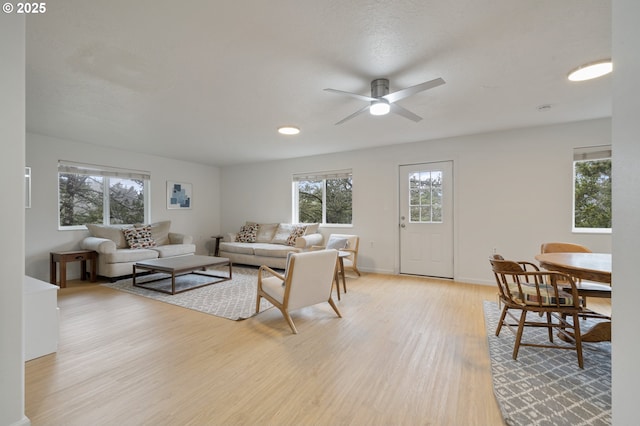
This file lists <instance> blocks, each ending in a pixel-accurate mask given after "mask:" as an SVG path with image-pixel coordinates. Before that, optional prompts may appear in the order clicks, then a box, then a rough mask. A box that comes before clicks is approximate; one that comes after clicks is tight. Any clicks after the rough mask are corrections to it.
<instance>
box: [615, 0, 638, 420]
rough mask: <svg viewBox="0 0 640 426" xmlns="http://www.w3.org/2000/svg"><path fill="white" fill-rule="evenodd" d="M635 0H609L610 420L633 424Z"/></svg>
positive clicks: (635, 335)
mask: <svg viewBox="0 0 640 426" xmlns="http://www.w3.org/2000/svg"><path fill="white" fill-rule="evenodd" d="M638 16H640V2H638V1H637V0H614V2H613V62H614V73H613V226H614V228H613V276H612V279H613V283H614V285H613V295H612V296H613V301H612V306H613V308H612V309H613V320H614V321H613V331H612V334H613V335H612V342H613V368H612V370H613V380H612V383H613V393H612V397H613V398H612V400H613V424H614V425H631V424H638V422H639V421H638V394H637V393H636V390H637V388H638V383H640V363H639V362H638V354H640V339H639V338H638V329H637V324H636V321H637V320H636V318H637V311H638V294H639V293H640V287H639V282H638V255H639V254H640V243H639V241H640V220H638V217H639V213H638V212H640V195H639V194H640V173H639V172H638V167H639V166H640V142H639V141H638V137H639V136H638V135H640V120H639V117H638V112H639V111H640V82H639V81H638V76H639V75H640V56H639V55H638V40H640V29H639V27H638Z"/></svg>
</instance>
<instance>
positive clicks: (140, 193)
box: [58, 163, 150, 229]
mask: <svg viewBox="0 0 640 426" xmlns="http://www.w3.org/2000/svg"><path fill="white" fill-rule="evenodd" d="M58 172H59V173H58V200H59V227H60V228H61V229H77V228H81V227H83V226H84V225H85V224H88V223H101V224H106V225H108V224H112V225H113V224H134V223H145V222H148V216H149V215H148V209H147V206H148V203H147V202H146V197H147V196H148V185H149V180H150V178H149V176H148V175H145V174H140V173H137V172H127V173H123V172H121V171H119V172H117V173H116V172H114V171H111V170H109V169H106V168H105V169H97V168H96V166H81V165H75V164H66V163H61V164H59V165H58ZM116 174H117V175H118V176H115V175H116Z"/></svg>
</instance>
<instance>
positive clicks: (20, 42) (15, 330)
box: [0, 13, 29, 425]
mask: <svg viewBox="0 0 640 426" xmlns="http://www.w3.org/2000/svg"><path fill="white" fill-rule="evenodd" d="M0 58H2V60H1V62H0V94H2V95H1V96H0V140H1V141H2V156H0V181H2V209H1V211H2V213H1V214H0V233H1V234H2V237H3V239H4V240H5V244H3V245H2V246H1V247H2V248H1V249H0V271H2V275H1V276H0V280H1V282H0V425H27V424H29V419H27V418H26V417H25V415H24V361H23V335H22V334H23V333H22V330H23V327H24V325H23V319H22V310H23V309H22V299H23V293H22V282H23V279H24V254H23V253H24V126H25V99H24V98H25V97H24V89H25V79H24V66H25V21H24V17H23V16H22V15H15V14H11V15H9V14H5V13H3V14H0Z"/></svg>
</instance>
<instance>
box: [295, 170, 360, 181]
mask: <svg viewBox="0 0 640 426" xmlns="http://www.w3.org/2000/svg"><path fill="white" fill-rule="evenodd" d="M350 177H351V170H334V171H330V172H316V173H297V174H294V175H293V181H294V182H300V181H318V180H323V179H348V178H350Z"/></svg>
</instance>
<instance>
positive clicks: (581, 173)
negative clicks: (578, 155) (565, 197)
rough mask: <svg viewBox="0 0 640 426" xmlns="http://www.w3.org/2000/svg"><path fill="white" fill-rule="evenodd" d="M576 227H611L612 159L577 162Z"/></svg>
mask: <svg viewBox="0 0 640 426" xmlns="http://www.w3.org/2000/svg"><path fill="white" fill-rule="evenodd" d="M575 169H576V172H575V218H574V220H575V223H574V225H575V227H576V228H611V160H597V161H579V162H576V163H575Z"/></svg>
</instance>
